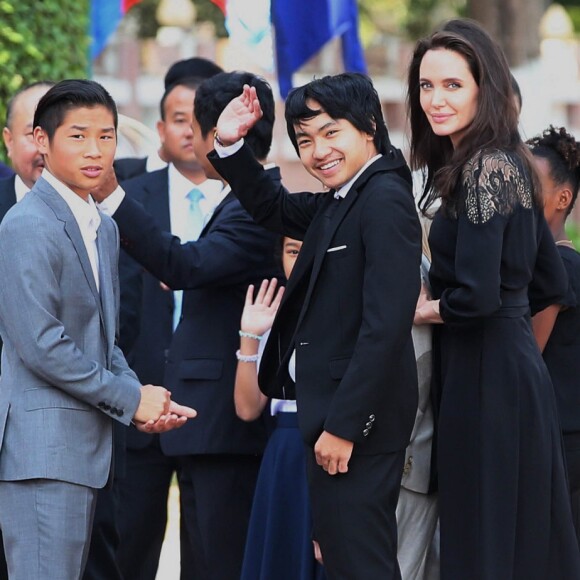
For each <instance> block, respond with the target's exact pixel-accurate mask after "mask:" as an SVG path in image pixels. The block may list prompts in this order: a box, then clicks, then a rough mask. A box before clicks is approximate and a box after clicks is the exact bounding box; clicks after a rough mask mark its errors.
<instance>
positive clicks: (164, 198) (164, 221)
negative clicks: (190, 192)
mask: <svg viewBox="0 0 580 580" xmlns="http://www.w3.org/2000/svg"><path fill="white" fill-rule="evenodd" d="M145 190H146V191H147V200H146V202H145V208H146V209H147V211H148V212H149V213H150V214H151V215H152V216H154V217H155V219H156V220H157V223H158V224H159V227H160V228H162V229H163V230H165V231H168V232H169V231H171V217H170V213H169V170H168V169H162V170H161V171H159V172H156V174H155V176H154V178H153V179H152V180H151V181H150V182H149V183H147V185H146V186H145Z"/></svg>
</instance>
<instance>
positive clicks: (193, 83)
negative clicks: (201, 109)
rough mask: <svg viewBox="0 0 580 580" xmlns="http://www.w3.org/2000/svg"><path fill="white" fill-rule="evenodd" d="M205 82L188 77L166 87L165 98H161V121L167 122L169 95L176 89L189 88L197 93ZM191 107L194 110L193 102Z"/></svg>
mask: <svg viewBox="0 0 580 580" xmlns="http://www.w3.org/2000/svg"><path fill="white" fill-rule="evenodd" d="M204 80H205V79H202V78H199V77H186V78H181V79H179V80H177V81H175V83H173V84H172V85H169V86H168V87H166V88H165V92H164V93H163V96H162V97H161V101H160V103H159V115H160V117H161V120H162V121H165V102H166V101H167V97H169V95H170V94H171V93H172V92H173V89H175V87H187V88H188V89H191V90H192V91H197V89H198V87H199V85H201V83H202V82H203V81H204ZM191 107H192V108H193V102H192V103H191Z"/></svg>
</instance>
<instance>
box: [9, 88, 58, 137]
mask: <svg viewBox="0 0 580 580" xmlns="http://www.w3.org/2000/svg"><path fill="white" fill-rule="evenodd" d="M53 86H54V82H53V81H37V82H35V83H30V84H28V85H24V86H22V87H20V88H19V89H18V90H17V91H16V92H15V93H14V94H13V95H12V96H11V97H10V100H9V101H8V104H7V105H6V127H8V128H9V129H10V125H11V124H12V116H13V115H14V107H15V106H16V103H17V102H18V99H19V97H20V95H23V94H24V93H27V92H28V91H29V90H30V89H35V88H36V87H47V88H50V87H53Z"/></svg>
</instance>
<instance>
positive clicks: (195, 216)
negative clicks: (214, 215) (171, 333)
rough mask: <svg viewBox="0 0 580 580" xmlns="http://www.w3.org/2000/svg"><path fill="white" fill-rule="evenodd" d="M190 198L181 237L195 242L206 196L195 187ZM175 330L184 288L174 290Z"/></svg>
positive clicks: (199, 231)
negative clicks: (201, 205)
mask: <svg viewBox="0 0 580 580" xmlns="http://www.w3.org/2000/svg"><path fill="white" fill-rule="evenodd" d="M186 197H187V199H188V200H189V211H188V212H187V215H186V219H185V233H184V235H183V237H182V238H181V241H182V242H194V241H195V240H197V239H198V238H199V235H200V234H201V230H203V226H204V215H203V213H202V211H201V208H200V207H199V202H200V201H201V200H202V199H203V198H204V197H205V196H204V195H203V193H202V191H201V190H199V189H198V188H197V187H194V188H193V189H192V190H191V191H190V192H189V193H188V194H187V195H186ZM173 299H174V308H173V330H175V329H176V328H177V325H178V324H179V319H180V317H181V305H182V302H183V290H176V291H175V292H173Z"/></svg>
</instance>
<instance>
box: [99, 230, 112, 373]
mask: <svg viewBox="0 0 580 580" xmlns="http://www.w3.org/2000/svg"><path fill="white" fill-rule="evenodd" d="M97 251H98V254H99V287H100V300H99V305H100V306H101V309H102V310H101V312H102V316H103V321H104V327H105V336H106V337H107V360H108V361H109V363H110V356H111V353H112V352H113V346H114V344H115V328H116V313H115V297H114V289H113V282H112V279H111V261H110V252H109V241H108V240H107V237H106V233H105V228H104V227H103V224H102V223H101V225H100V227H99V229H98V231H97Z"/></svg>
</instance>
